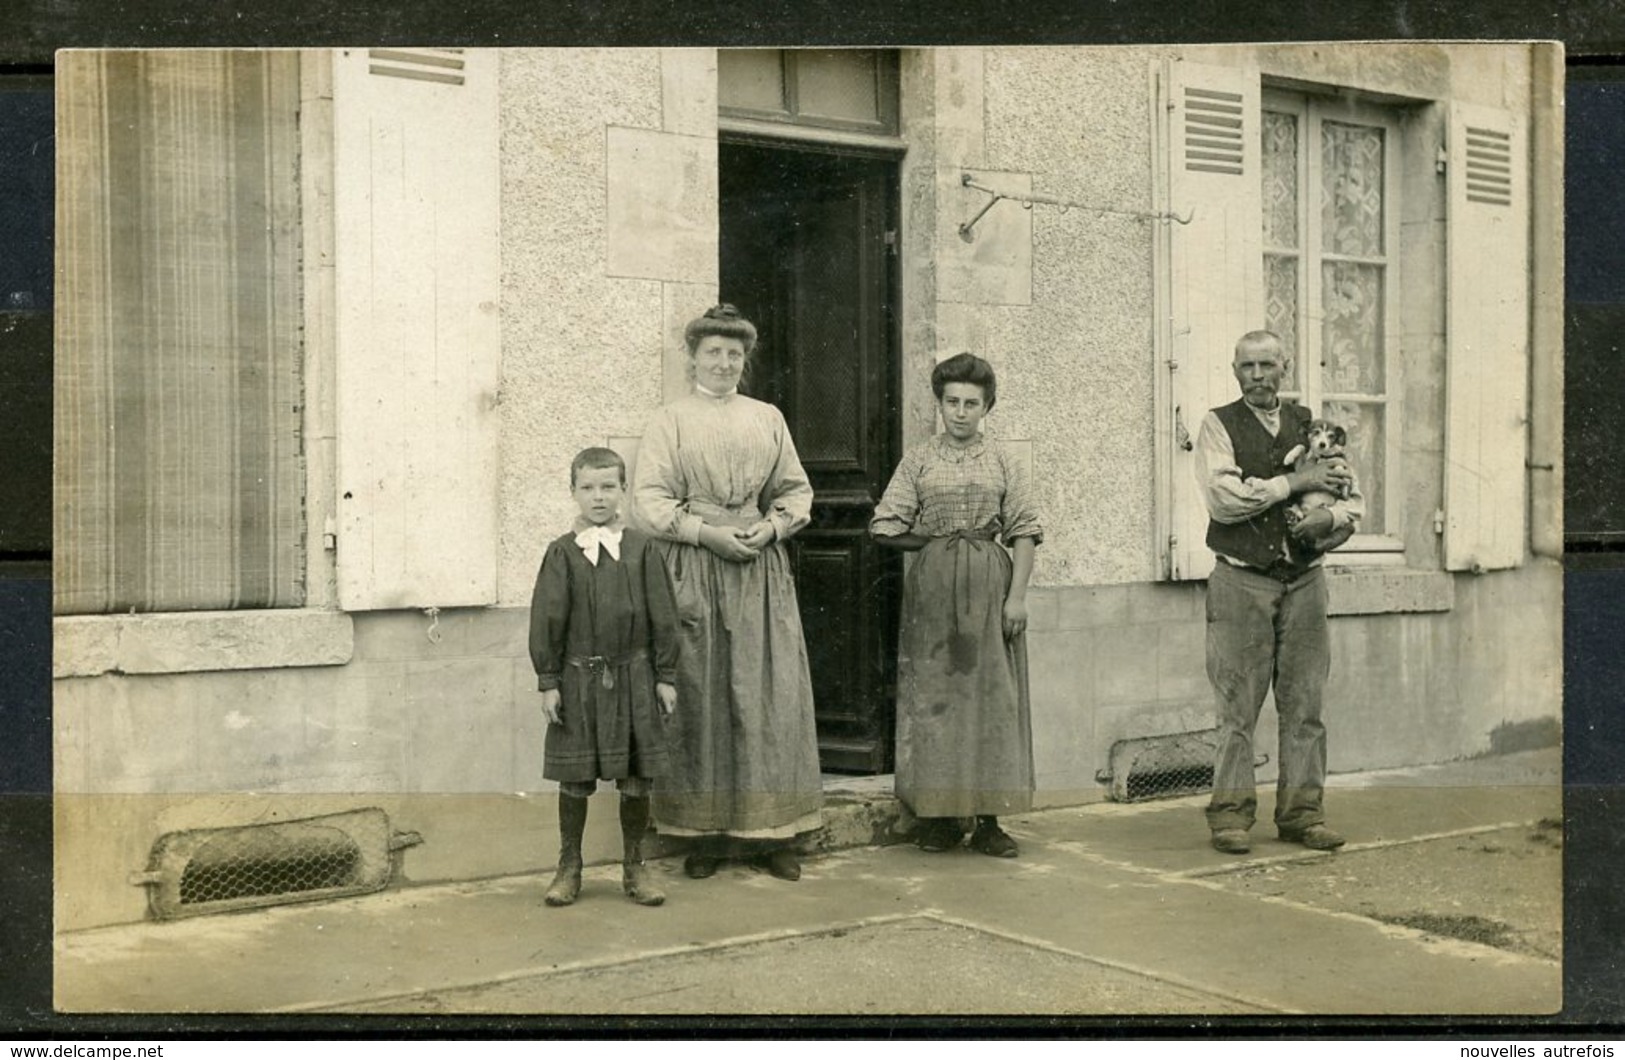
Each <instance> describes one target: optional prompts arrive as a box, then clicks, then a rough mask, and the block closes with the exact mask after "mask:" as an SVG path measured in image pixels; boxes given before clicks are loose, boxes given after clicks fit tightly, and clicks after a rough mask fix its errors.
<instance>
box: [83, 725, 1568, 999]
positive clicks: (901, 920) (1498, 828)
mask: <svg viewBox="0 0 1625 1060" xmlns="http://www.w3.org/2000/svg"><path fill="white" fill-rule="evenodd" d="M1558 761H1559V752H1558V749H1556V748H1550V749H1546V750H1541V751H1531V752H1523V753H1521V754H1517V755H1508V756H1502V757H1500V758H1487V759H1478V760H1474V761H1471V762H1463V763H1455V764H1452V765H1448V766H1442V767H1434V768H1431V769H1417V770H1404V771H1393V772H1389V773H1383V774H1365V775H1352V776H1342V777H1334V778H1333V789H1332V791H1331V792H1330V793H1329V795H1328V809H1329V811H1330V813H1331V817H1332V822H1333V823H1334V824H1336V825H1337V826H1338V827H1339V828H1340V829H1341V830H1343V831H1344V832H1345V833H1346V834H1347V835H1348V837H1349V845H1348V846H1347V847H1345V848H1344V849H1343V850H1342V851H1340V852H1338V853H1336V854H1322V853H1315V852H1311V851H1306V850H1304V849H1303V848H1301V847H1297V846H1293V845H1289V844H1286V843H1282V842H1279V841H1277V840H1276V839H1274V837H1273V829H1271V828H1270V827H1269V826H1268V824H1267V821H1268V815H1269V812H1270V808H1271V807H1270V800H1269V798H1268V797H1267V794H1266V797H1265V798H1264V805H1263V806H1262V807H1261V811H1260V818H1261V820H1263V821H1264V822H1266V823H1264V824H1261V825H1260V826H1259V827H1258V828H1255V830H1254V833H1253V835H1254V847H1253V852H1252V854H1251V855H1249V856H1247V857H1244V858H1236V857H1226V856H1224V855H1220V854H1217V853H1216V852H1214V851H1212V850H1211V849H1209V848H1208V847H1207V845H1206V830H1205V827H1204V825H1203V822H1202V817H1201V813H1200V806H1201V804H1202V801H1203V800H1202V799H1201V798H1200V797H1197V798H1187V799H1180V800H1173V801H1165V802H1152V803H1142V804H1134V805H1121V804H1114V803H1099V804H1093V805H1089V806H1083V807H1076V808H1066V809H1055V810H1046V811H1039V812H1034V813H1030V814H1024V815H1021V816H1018V817H1013V818H1010V819H1009V820H1008V821H1007V822H1006V826H1007V828H1008V829H1009V830H1010V831H1011V833H1012V834H1013V835H1015V836H1016V837H1017V838H1018V839H1019V840H1020V841H1021V844H1022V856H1021V857H1020V858H1018V859H1014V860H1007V861H1006V860H997V859H992V858H987V857H983V856H981V855H977V854H974V853H971V852H970V851H968V850H964V851H959V852H953V853H949V854H937V855H931V854H925V853H922V852H920V851H919V850H917V849H916V848H914V847H913V846H912V845H907V844H899V845H891V846H863V847H854V848H850V849H845V850H839V851H836V852H833V853H828V854H823V855H820V856H818V857H814V858H810V859H809V860H808V861H807V863H806V869H805V873H804V875H803V877H802V879H801V880H800V881H799V882H797V883H793V884H791V883H785V882H782V881H779V880H776V879H774V878H772V877H771V876H769V875H767V874H766V873H765V872H764V871H761V870H759V869H756V868H753V867H751V866H747V865H738V864H730V865H728V866H726V867H724V868H723V870H722V871H720V872H719V873H718V875H717V876H716V877H715V878H713V879H710V880H703V881H694V880H689V879H687V878H686V877H684V876H683V875H682V871H681V862H680V859H677V858H667V859H662V860H661V861H659V862H656V863H655V871H656V873H657V874H658V875H659V878H660V879H661V881H662V883H663V885H664V886H665V887H666V889H667V891H668V893H669V895H670V899H669V901H668V903H667V904H666V905H665V906H664V907H661V908H658V909H645V908H640V907H636V906H633V905H632V904H631V903H629V902H627V901H626V900H625V899H624V898H623V897H621V895H620V889H619V872H618V867H616V866H611V865H605V866H596V867H593V868H590V869H589V870H588V873H587V881H586V888H585V890H584V892H583V895H582V898H581V900H580V901H579V902H578V903H577V904H576V905H575V906H573V907H570V908H567V909H548V908H545V907H543V906H542V905H541V903H540V895H541V891H542V888H543V887H544V886H545V882H546V877H545V876H542V877H538V876H520V877H508V878H503V879H496V880H487V881H478V882H470V883H458V884H449V885H438V886H417V887H408V888H403V889H400V890H396V891H390V892H385V893H382V894H377V895H372V896H366V897H361V898H354V899H347V900H340V901H330V902H323V903H316V904H310V905H303V906H286V907H282V908H277V909H270V910H262V911H258V912H252V913H241V914H236V915H229V916H215V917H203V918H198V919H195V920H188V921H180V922H175V923H167V924H156V923H153V924H138V925H130V926H121V927H115V928H103V929H96V930H92V931H83V932H75V933H70V934H66V935H63V936H60V937H59V939H58V942H57V951H56V1004H57V1007H58V1008H59V1009H63V1010H68V1011H81V1012H83V1011H103V1012H106V1011H116V1012H314V1011H345V1012H396V1013H400V1012H486V1013H569V1014H589V1013H590V1014H637V1013H704V1014H709V1013H723V1012H737V1013H871V1014H873V1013H884V1014H905V1013H919V1014H928V1013H936V1014H955V1013H978V1012H985V1013H1053V1014H1131V1013H1192V1014H1195V1013H1206V1014H1215V1015H1223V1014H1240V1013H1255V1014H1294V1013H1307V1014H1401V1013H1404V1014H1425V1013H1457V1014H1489V1015H1508V1014H1538V1013H1549V1012H1555V1011H1557V1010H1558V1009H1559V1008H1560V1007H1561V1002H1562V998H1561V975H1560V972H1561V966H1560V964H1559V962H1558V960H1556V959H1554V958H1555V957H1556V956H1557V947H1558V946H1559V945H1560V943H1559V942H1558V941H1557V933H1558V928H1557V927H1553V926H1552V924H1559V925H1560V919H1556V920H1553V921H1552V922H1551V923H1550V924H1549V923H1547V918H1549V917H1558V916H1559V914H1558V910H1559V908H1560V902H1561V875H1560V871H1561V870H1560V863H1561V858H1560V843H1561V839H1560V830H1556V831H1554V829H1553V827H1552V822H1553V821H1554V820H1555V819H1557V818H1560V817H1561V813H1562V807H1561V790H1560V786H1559V783H1558V774H1557V770H1558ZM1543 821H1545V822H1546V824H1545V825H1542V822H1543ZM1554 836H1555V837H1556V838H1554ZM1469 929H1471V930H1469ZM1484 940H1488V941H1490V942H1494V943H1495V944H1494V945H1489V944H1485V941H1484Z"/></svg>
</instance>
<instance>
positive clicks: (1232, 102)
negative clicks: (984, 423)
mask: <svg viewBox="0 0 1625 1060" xmlns="http://www.w3.org/2000/svg"><path fill="white" fill-rule="evenodd" d="M1163 83H1164V85H1165V86H1166V92H1167V94H1166V96H1165V99H1164V103H1163V108H1164V110H1165V112H1166V122H1165V127H1164V130H1163V136H1164V143H1165V145H1166V147H1165V150H1164V152H1163V157H1164V161H1165V164H1166V166H1167V177H1166V179H1167V188H1168V206H1169V208H1170V209H1171V210H1172V211H1173V212H1174V213H1175V214H1177V215H1179V216H1181V217H1185V216H1189V217H1190V218H1191V220H1190V223H1189V224H1184V225H1181V224H1177V223H1175V224H1170V225H1168V226H1167V231H1168V239H1167V250H1166V254H1167V269H1166V272H1165V275H1166V277H1167V278H1166V284H1167V289H1166V292H1165V294H1164V296H1163V299H1162V301H1163V303H1164V305H1165V307H1166V313H1165V316H1166V320H1167V324H1166V330H1165V331H1164V334H1163V343H1162V345H1163V349H1164V350H1166V351H1167V355H1166V357H1165V358H1163V361H1164V363H1163V364H1161V365H1159V370H1162V371H1165V372H1167V373H1168V374H1167V377H1166V381H1165V384H1164V386H1163V387H1162V392H1163V394H1164V395H1165V396H1164V400H1163V402H1162V407H1163V417H1162V429H1160V430H1159V431H1158V439H1159V441H1158V444H1159V445H1160V446H1163V447H1165V449H1166V455H1165V457H1164V458H1163V459H1162V460H1160V461H1159V466H1160V467H1161V468H1162V469H1163V471H1164V474H1163V477H1164V480H1165V481H1164V483H1163V485H1162V488H1161V489H1160V490H1159V495H1160V501H1161V503H1162V504H1163V506H1164V509H1163V510H1164V511H1165V512H1166V513H1167V514H1166V516H1165V518H1164V519H1163V520H1162V523H1163V525H1164V526H1165V527H1166V529H1167V533H1168V537H1167V544H1166V547H1167V552H1166V572H1167V574H1168V575H1169V576H1170V577H1172V578H1176V579H1193V578H1206V577H1207V576H1208V574H1209V573H1210V572H1211V571H1212V569H1213V554H1212V553H1211V552H1210V551H1208V548H1207V545H1206V541H1205V539H1206V534H1207V522H1208V518H1207V509H1206V507H1205V505H1204V504H1203V502H1202V498H1201V495H1200V493H1199V491H1198V489H1197V482H1196V472H1195V454H1194V445H1195V442H1196V435H1197V431H1198V429H1199V428H1200V426H1201V423H1202V417H1203V416H1205V415H1206V414H1207V411H1208V410H1209V409H1210V408H1213V407H1215V406H1217V405H1222V404H1225V403H1227V402H1229V401H1232V400H1234V399H1235V397H1236V396H1237V395H1238V393H1239V391H1238V390H1237V388H1236V384H1235V377H1234V375H1233V374H1232V372H1231V370H1230V363H1231V354H1232V352H1233V350H1234V348H1235V344H1236V340H1237V339H1238V338H1240V337H1241V336H1242V335H1243V334H1245V333H1246V332H1248V331H1251V330H1253V329H1255V328H1260V327H1263V319H1264V295H1263V235H1262V232H1261V225H1262V219H1261V212H1260V211H1261V206H1260V202H1259V196H1260V179H1261V177H1260V172H1259V164H1260V162H1259V152H1260V145H1259V138H1258V137H1259V133H1258V122H1259V82H1258V71H1257V69H1256V68H1253V67H1249V66H1235V67H1228V66H1209V65H1204V64H1200V63H1191V62H1172V63H1169V64H1168V67H1167V72H1166V76H1165V78H1164V81H1163Z"/></svg>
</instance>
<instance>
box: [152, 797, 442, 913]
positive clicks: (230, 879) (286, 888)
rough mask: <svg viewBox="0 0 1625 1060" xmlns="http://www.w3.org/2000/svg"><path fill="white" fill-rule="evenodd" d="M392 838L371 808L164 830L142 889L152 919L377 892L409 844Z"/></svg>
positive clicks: (409, 837) (406, 836) (407, 838)
mask: <svg viewBox="0 0 1625 1060" xmlns="http://www.w3.org/2000/svg"><path fill="white" fill-rule="evenodd" d="M417 840H418V837H417V836H415V835H413V834H411V833H402V834H392V833H391V832H390V828H389V819H388V818H387V817H386V816H385V815H384V812H383V811H382V810H379V809H370V808H369V809H365V810H352V811H349V812H346V813H337V814H328V815H325V816H322V817H308V818H301V819H298V820H289V821H271V822H265V823H259V824H249V825H243V826H241V827H235V828H204V829H196V830H192V831H182V832H169V833H166V834H165V835H162V836H160V837H159V838H158V841H157V842H156V843H154V844H153V848H152V855H151V857H150V859H149V861H148V868H147V871H146V872H144V873H139V874H137V875H136V876H134V877H132V880H133V882H136V883H140V884H144V885H147V886H148V887H150V888H151V890H150V891H149V905H150V907H151V909H152V913H153V915H154V916H155V917H157V918H158V919H160V920H168V919H172V918H175V917H183V916H196V915H199V914H202V913H214V912H225V911H228V910H233V909H246V908H254V907H259V906H267V905H279V904H282V903H286V902H306V901H312V900H315V899H318V898H336V897H343V896H346V895H353V894H365V893H367V892H370V891H377V890H382V889H383V888H384V887H386V886H387V885H388V884H389V880H390V877H391V876H392V875H393V867H394V859H393V856H392V852H393V851H394V850H396V849H399V848H400V847H402V846H408V845H411V844H412V843H414V842H416V841H417Z"/></svg>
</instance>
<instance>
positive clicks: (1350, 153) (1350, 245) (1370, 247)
mask: <svg viewBox="0 0 1625 1060" xmlns="http://www.w3.org/2000/svg"><path fill="white" fill-rule="evenodd" d="M1320 129H1321V163H1322V168H1321V178H1320V179H1321V189H1322V194H1321V225H1322V227H1323V229H1324V234H1323V235H1322V236H1321V239H1322V242H1324V243H1325V245H1326V250H1327V251H1328V252H1330V253H1333V254H1354V255H1358V256H1360V257H1368V258H1372V257H1381V256H1382V254H1383V243H1382V210H1383V201H1382V199H1383V189H1382V172H1383V169H1382V151H1383V142H1382V139H1383V130H1381V129H1379V128H1375V127H1372V126H1369V125H1349V124H1346V123H1344V122H1337V121H1325V122H1321V125H1320Z"/></svg>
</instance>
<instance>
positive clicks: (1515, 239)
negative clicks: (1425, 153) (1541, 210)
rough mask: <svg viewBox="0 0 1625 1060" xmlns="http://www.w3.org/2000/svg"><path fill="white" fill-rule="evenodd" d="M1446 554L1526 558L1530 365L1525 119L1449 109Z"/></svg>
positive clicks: (1454, 565) (1488, 564) (1470, 558)
mask: <svg viewBox="0 0 1625 1060" xmlns="http://www.w3.org/2000/svg"><path fill="white" fill-rule="evenodd" d="M1447 168H1448V172H1449V185H1450V201H1449V207H1448V208H1449V214H1448V225H1449V231H1448V233H1447V236H1446V239H1447V241H1448V255H1447V256H1448V268H1447V282H1448V283H1449V291H1448V296H1447V297H1448V303H1449V313H1448V319H1447V322H1446V328H1447V340H1448V347H1447V349H1448V353H1447V356H1448V362H1447V365H1446V405H1447V408H1446V417H1445V471H1444V498H1445V499H1444V511H1445V534H1444V557H1445V566H1446V567H1447V568H1448V569H1450V570H1494V569H1500V568H1505V567H1515V566H1517V565H1518V564H1519V563H1521V562H1522V561H1523V555H1524V540H1525V534H1526V524H1527V518H1526V512H1525V503H1526V500H1525V493H1526V491H1525V468H1524V461H1525V453H1526V450H1527V430H1528V373H1529V194H1528V166H1527V164H1526V149H1525V146H1524V130H1523V127H1522V123H1521V122H1520V121H1518V120H1517V119H1516V118H1515V117H1514V116H1513V115H1512V114H1510V113H1508V112H1506V111H1503V110H1498V109H1492V108H1488V107H1480V106H1470V105H1468V104H1463V103H1457V104H1453V105H1452V107H1451V115H1450V150H1449V153H1448V163H1447Z"/></svg>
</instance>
